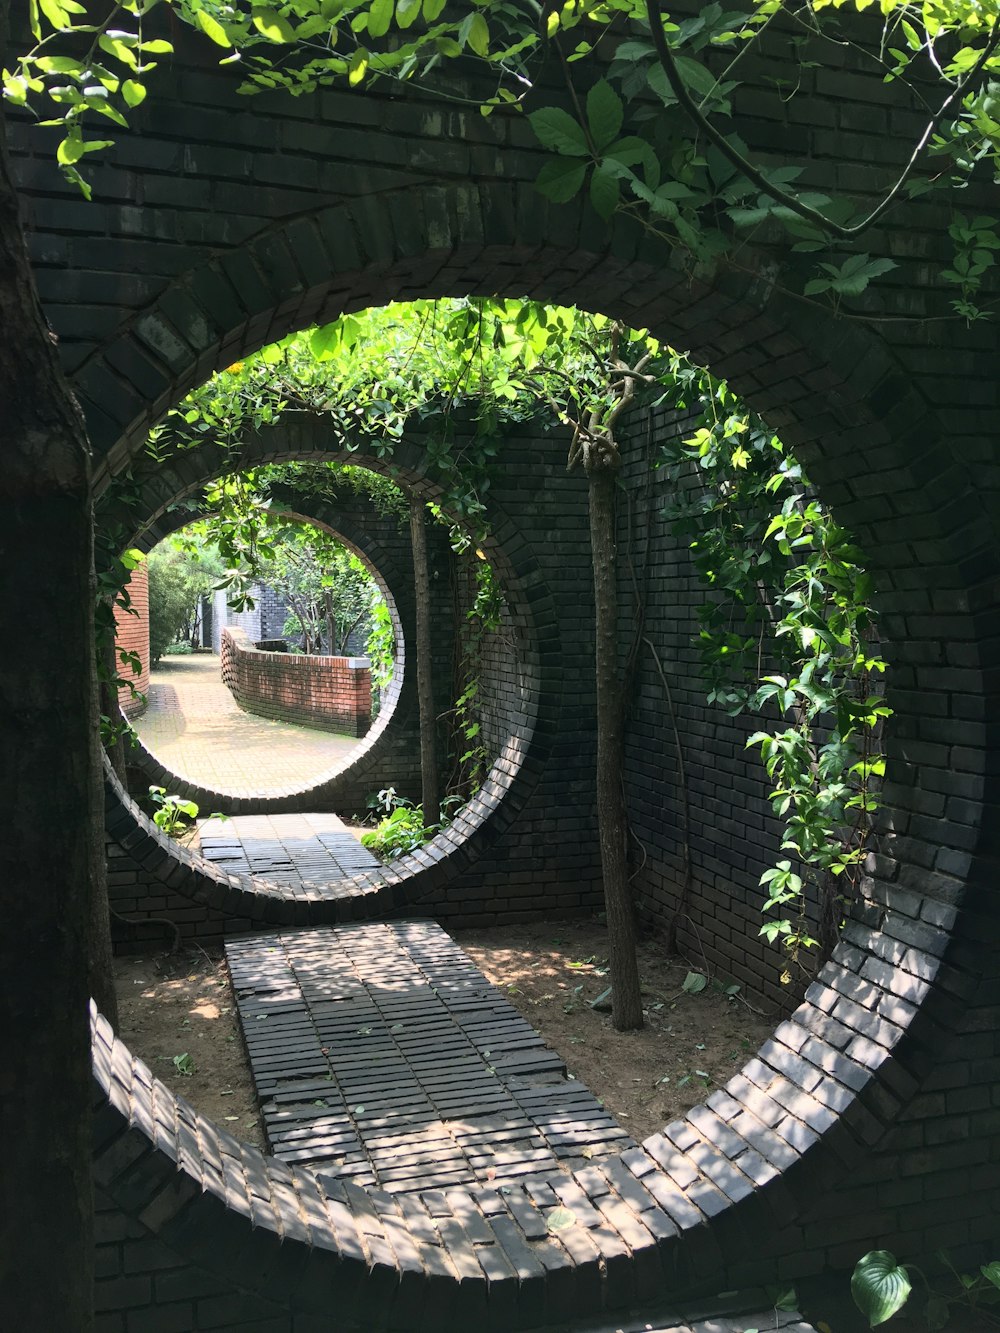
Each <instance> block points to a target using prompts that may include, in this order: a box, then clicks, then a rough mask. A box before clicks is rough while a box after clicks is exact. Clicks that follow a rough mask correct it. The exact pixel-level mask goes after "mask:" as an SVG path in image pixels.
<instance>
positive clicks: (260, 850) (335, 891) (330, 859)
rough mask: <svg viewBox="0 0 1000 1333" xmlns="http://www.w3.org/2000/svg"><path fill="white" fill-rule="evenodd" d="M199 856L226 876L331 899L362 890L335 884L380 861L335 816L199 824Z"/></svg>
mask: <svg viewBox="0 0 1000 1333" xmlns="http://www.w3.org/2000/svg"><path fill="white" fill-rule="evenodd" d="M198 834H199V839H200V842H201V854H202V856H203V857H204V858H205V860H206V861H211V862H212V864H213V865H215V866H217V867H218V868H219V869H220V870H223V871H225V872H226V874H229V875H256V876H258V877H259V878H261V879H266V880H268V881H269V882H270V883H271V884H280V885H282V886H283V887H284V888H286V889H289V890H291V891H292V892H293V893H296V892H301V891H302V890H305V889H309V890H311V891H312V896H315V891H316V890H319V891H320V892H323V893H325V894H328V895H329V896H330V897H331V898H339V897H350V896H352V895H353V894H356V893H359V892H362V890H361V889H359V888H358V887H356V886H351V885H344V884H338V883H337V882H336V881H340V880H344V879H349V878H350V877H351V876H352V875H357V874H360V873H361V872H362V871H364V870H378V869H380V868H381V865H382V863H381V861H379V860H378V859H377V857H374V856H372V854H371V852H369V851H368V850H367V849H366V848H364V847H362V846H361V844H360V842H358V840H357V838H356V837H355V836H354V834H353V833H350V832H349V831H348V829H347V826H346V825H345V824H344V822H343V820H341V819H338V818H337V816H336V815H333V814H302V815H299V814H295V815H237V816H235V817H234V818H232V819H202V820H199V822H198Z"/></svg>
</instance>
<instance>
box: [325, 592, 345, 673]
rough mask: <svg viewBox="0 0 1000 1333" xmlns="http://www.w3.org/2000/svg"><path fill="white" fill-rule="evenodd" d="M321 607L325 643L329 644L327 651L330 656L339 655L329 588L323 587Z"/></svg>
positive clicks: (331, 594) (331, 596)
mask: <svg viewBox="0 0 1000 1333" xmlns="http://www.w3.org/2000/svg"><path fill="white" fill-rule="evenodd" d="M323 609H324V611H325V612H326V639H327V643H329V645H330V646H329V648H328V649H327V652H328V653H329V654H330V656H331V657H339V656H340V655H341V654H340V653H338V651H337V650H338V648H340V646H341V645H340V644H339V643H338V642H337V635H336V631H335V628H334V618H333V593H332V592H331V591H330V589H329V588H324V589H323Z"/></svg>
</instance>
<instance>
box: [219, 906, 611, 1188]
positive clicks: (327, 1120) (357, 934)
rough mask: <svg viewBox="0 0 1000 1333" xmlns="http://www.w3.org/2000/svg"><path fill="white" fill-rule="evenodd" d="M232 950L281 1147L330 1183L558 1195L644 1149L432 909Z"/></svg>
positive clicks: (241, 943) (231, 944) (273, 1133)
mask: <svg viewBox="0 0 1000 1333" xmlns="http://www.w3.org/2000/svg"><path fill="white" fill-rule="evenodd" d="M226 956H227V958H228V961H229V968H230V971H231V973H232V978H233V985H234V987H235V989H236V992H237V997H238V1000H237V1002H238V1006H239V1014H240V1021H241V1023H242V1025H243V1033H244V1037H245V1039H246V1043H247V1049H248V1051H249V1054H250V1064H251V1068H252V1070H253V1076H254V1081H255V1083H256V1086H257V1093H258V1096H259V1097H260V1100H261V1103H262V1110H263V1118H264V1127H265V1132H266V1133H267V1136H268V1140H269V1142H270V1145H271V1149H272V1151H273V1152H274V1154H275V1156H277V1157H279V1158H281V1159H282V1160H284V1161H287V1162H289V1163H295V1164H297V1165H310V1166H312V1167H313V1168H315V1169H317V1170H321V1169H322V1168H324V1167H326V1168H327V1170H328V1171H330V1172H331V1173H332V1174H331V1176H330V1177H329V1180H330V1182H331V1183H333V1181H334V1179H335V1178H339V1179H343V1178H345V1177H348V1178H350V1179H352V1181H353V1182H354V1183H355V1184H359V1185H378V1186H380V1187H381V1188H382V1189H384V1190H387V1191H389V1192H390V1193H400V1194H403V1193H407V1192H411V1191H417V1190H431V1189H444V1188H447V1187H451V1186H456V1185H472V1186H484V1187H488V1188H490V1189H493V1190H496V1189H499V1188H500V1187H501V1186H507V1185H511V1184H514V1183H523V1182H524V1180H525V1178H526V1177H531V1178H532V1179H534V1180H535V1181H536V1183H537V1184H538V1185H539V1187H540V1185H541V1182H543V1181H550V1182H552V1183H553V1184H554V1187H555V1189H556V1191H557V1192H558V1190H559V1189H561V1188H564V1187H565V1188H569V1187H570V1186H571V1177H570V1176H569V1174H568V1172H569V1171H570V1170H572V1169H576V1168H580V1167H583V1166H586V1164H587V1161H588V1159H600V1158H602V1157H607V1156H610V1155H612V1154H614V1153H617V1152H620V1151H622V1150H623V1149H625V1148H629V1147H633V1146H634V1145H633V1143H632V1140H631V1139H630V1138H629V1136H628V1134H627V1133H626V1132H625V1130H623V1129H621V1128H620V1127H619V1126H618V1125H617V1124H616V1123H615V1121H614V1120H613V1119H612V1118H611V1116H610V1115H609V1114H608V1113H607V1112H606V1111H605V1110H604V1108H603V1107H602V1106H601V1105H600V1103H599V1102H598V1101H597V1099H596V1098H595V1097H594V1096H593V1094H592V1093H591V1092H589V1091H588V1090H587V1089H586V1088H585V1087H584V1086H583V1085H582V1084H581V1083H578V1082H576V1080H575V1079H569V1078H567V1076H566V1066H565V1064H564V1062H563V1060H562V1057H561V1056H559V1055H557V1054H555V1053H554V1052H553V1051H550V1050H549V1049H548V1048H547V1047H546V1045H545V1043H544V1041H543V1040H542V1038H541V1037H540V1036H539V1035H538V1033H537V1032H535V1031H534V1029H533V1028H532V1027H531V1026H530V1025H529V1024H528V1023H527V1022H526V1021H525V1019H523V1018H522V1017H521V1015H520V1014H519V1013H518V1012H517V1010H516V1009H515V1008H514V1007H513V1006H512V1005H511V1004H510V1003H509V1002H508V1001H507V1000H506V999H505V998H504V997H503V996H502V995H501V994H500V992H499V991H498V990H496V988H495V987H493V986H491V985H490V983H489V982H488V981H487V980H486V978H485V977H484V976H483V975H482V973H481V972H480V971H479V970H478V969H477V968H476V967H475V966H474V965H473V963H472V962H471V961H470V960H469V959H468V958H467V957H466V955H465V954H464V953H463V952H462V950H461V949H459V948H458V946H457V945H456V944H455V943H454V941H453V940H452V939H450V937H449V936H448V935H446V934H445V933H444V931H443V930H442V929H441V928H440V926H437V925H435V924H434V923H433V922H431V921H404V922H398V923H391V924H390V923H367V922H366V923H364V924H359V925H354V926H340V927H337V928H333V927H326V928H323V929H319V930H303V931H290V932H282V933H281V934H275V935H255V936H253V937H243V938H234V939H230V940H229V941H228V942H227V944H226ZM320 1179H321V1180H322V1179H323V1177H322V1176H321V1177H320ZM549 1192H551V1190H550V1191H549ZM554 1201H555V1196H553V1202H554Z"/></svg>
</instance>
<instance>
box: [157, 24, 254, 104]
mask: <svg viewBox="0 0 1000 1333" xmlns="http://www.w3.org/2000/svg"><path fill="white" fill-rule="evenodd" d="M194 21H195V23H197V25H198V27H199V28H200V29H201V30H202V32H203V33H204V34H205V36H206V37H210V38H211V40H212V41H213V42H214V43H215V44H216V46H225V47H227V48H228V47H229V46H231V45H232V43H231V42H230V40H229V38H228V37H227V36H226V30H225V28H224V27H223V26H222V24H221V23H220V22H219V20H218V19H217V18H213V17H212V15H211V14H207V13H206V12H205V10H204V9H197V10H195V15H194ZM140 100H141V99H140Z"/></svg>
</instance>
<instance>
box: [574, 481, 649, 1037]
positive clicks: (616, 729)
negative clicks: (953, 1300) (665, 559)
mask: <svg viewBox="0 0 1000 1333" xmlns="http://www.w3.org/2000/svg"><path fill="white" fill-rule="evenodd" d="M616 476H617V469H616V468H615V466H614V465H613V464H611V463H608V462H605V461H597V462H594V463H592V464H591V465H590V466H589V467H588V468H587V480H588V484H589V492H590V493H589V499H590V549H591V559H592V561H593V566H594V622H595V634H594V639H595V668H596V681H597V831H598V838H599V840H600V845H601V870H602V873H603V876H604V902H605V906H606V908H607V915H608V941H609V944H610V950H611V959H610V961H611V1021H612V1023H613V1024H614V1026H615V1028H616V1029H617V1030H618V1031H619V1032H628V1031H631V1030H632V1029H634V1028H641V1027H642V997H641V995H640V991H639V969H638V965H637V963H636V957H635V919H634V915H633V908H632V895H631V892H630V889H629V882H628V848H627V839H628V823H627V820H626V815H625V795H624V787H623V782H624V760H625V697H624V689H623V683H622V679H621V674H620V672H619V670H618V588H617V580H616V573H615V571H616V550H615V480H616Z"/></svg>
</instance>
